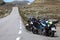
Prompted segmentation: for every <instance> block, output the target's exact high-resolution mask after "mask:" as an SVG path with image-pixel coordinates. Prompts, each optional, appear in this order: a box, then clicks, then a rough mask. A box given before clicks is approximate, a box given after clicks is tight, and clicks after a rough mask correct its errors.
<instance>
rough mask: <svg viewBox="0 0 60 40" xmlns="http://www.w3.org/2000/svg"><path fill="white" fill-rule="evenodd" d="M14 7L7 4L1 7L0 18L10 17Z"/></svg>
mask: <svg viewBox="0 0 60 40" xmlns="http://www.w3.org/2000/svg"><path fill="white" fill-rule="evenodd" d="M12 7H13V5H12V4H5V5H2V6H0V18H3V17H6V16H8V15H9V14H10V12H11V10H12Z"/></svg>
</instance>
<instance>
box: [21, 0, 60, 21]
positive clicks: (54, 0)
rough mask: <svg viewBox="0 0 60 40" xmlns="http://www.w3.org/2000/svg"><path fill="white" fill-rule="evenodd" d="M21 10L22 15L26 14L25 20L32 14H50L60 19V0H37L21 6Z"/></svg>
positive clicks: (49, 15) (42, 15) (50, 16)
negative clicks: (23, 6)
mask: <svg viewBox="0 0 60 40" xmlns="http://www.w3.org/2000/svg"><path fill="white" fill-rule="evenodd" d="M20 12H21V15H22V16H25V17H24V20H26V19H25V18H27V17H28V16H31V15H34V16H35V17H37V16H40V17H44V16H48V17H49V18H55V19H58V20H60V19H59V18H60V0H35V1H34V2H33V3H32V4H31V5H28V6H27V7H25V8H23V9H21V8H20Z"/></svg>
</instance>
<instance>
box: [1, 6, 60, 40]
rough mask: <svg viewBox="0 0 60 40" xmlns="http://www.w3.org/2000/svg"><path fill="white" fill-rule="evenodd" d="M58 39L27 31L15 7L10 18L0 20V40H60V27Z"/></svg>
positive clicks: (57, 34) (58, 28)
mask: <svg viewBox="0 0 60 40" xmlns="http://www.w3.org/2000/svg"><path fill="white" fill-rule="evenodd" d="M56 31H57V32H56V35H55V36H56V37H46V36H43V35H36V34H33V33H32V32H29V31H27V30H26V29H25V27H24V24H23V21H22V19H21V16H20V15H19V12H18V7H13V8H12V12H11V14H10V15H9V16H7V17H5V18H2V19H0V40H60V27H57V29H56Z"/></svg>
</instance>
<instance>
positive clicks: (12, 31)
mask: <svg viewBox="0 0 60 40" xmlns="http://www.w3.org/2000/svg"><path fill="white" fill-rule="evenodd" d="M19 27H20V16H19V12H18V8H17V7H13V8H12V12H11V14H10V15H9V16H7V17H5V18H2V19H0V40H16V38H17V37H18V30H19Z"/></svg>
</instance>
